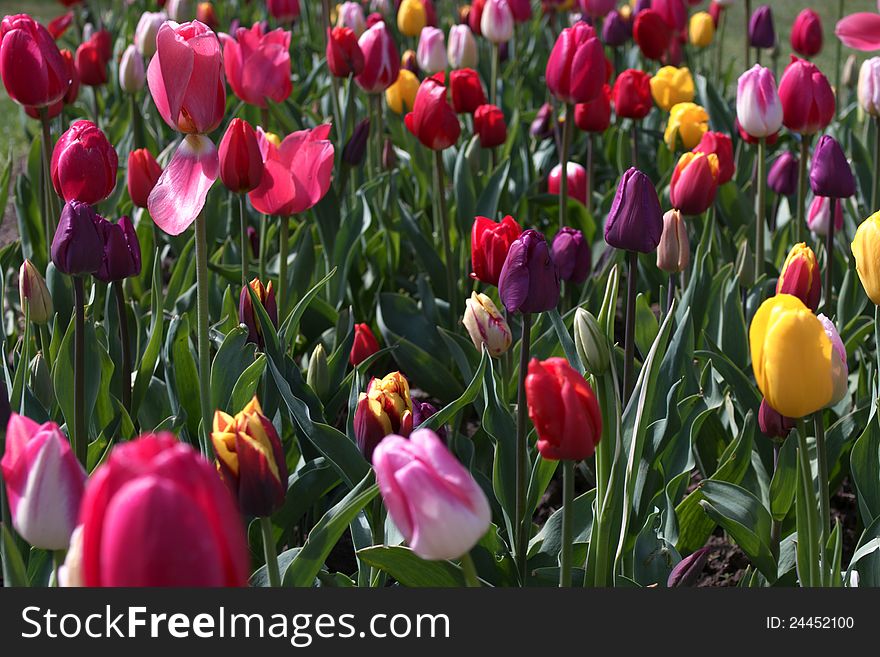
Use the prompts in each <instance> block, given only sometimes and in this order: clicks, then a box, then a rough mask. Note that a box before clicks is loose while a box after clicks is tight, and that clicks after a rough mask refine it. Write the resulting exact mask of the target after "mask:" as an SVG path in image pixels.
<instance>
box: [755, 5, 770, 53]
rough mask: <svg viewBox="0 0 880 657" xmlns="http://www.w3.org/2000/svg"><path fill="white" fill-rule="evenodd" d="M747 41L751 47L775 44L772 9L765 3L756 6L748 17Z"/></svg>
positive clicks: (764, 46) (766, 46)
mask: <svg viewBox="0 0 880 657" xmlns="http://www.w3.org/2000/svg"><path fill="white" fill-rule="evenodd" d="M749 43H750V44H751V45H752V48H772V47H773V46H775V45H776V30H775V29H774V27H773V11H772V10H771V9H770V7H768V6H767V5H763V6H762V7H758V8H757V9H756V10H755V12H754V13H753V14H752V17H751V19H749Z"/></svg>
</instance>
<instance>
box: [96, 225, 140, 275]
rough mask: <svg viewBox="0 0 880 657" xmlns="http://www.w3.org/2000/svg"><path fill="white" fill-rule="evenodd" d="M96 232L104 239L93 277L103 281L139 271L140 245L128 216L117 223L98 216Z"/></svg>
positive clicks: (138, 272) (136, 273)
mask: <svg viewBox="0 0 880 657" xmlns="http://www.w3.org/2000/svg"><path fill="white" fill-rule="evenodd" d="M99 219H100V221H99V222H98V232H99V233H100V234H101V237H102V238H103V240H104V249H103V253H104V256H103V260H102V262H101V266H100V268H99V269H98V271H97V273H96V274H95V278H97V279H98V280H99V281H104V282H105V283H110V282H111V281H121V280H122V279H123V278H129V277H130V276H137V275H138V274H140V273H141V245H140V242H139V241H138V236H137V233H136V232H135V229H134V224H133V223H131V219H129V218H128V217H122V219H120V220H119V221H118V222H117V223H115V224H114V223H112V222H110V221H105V220H104V219H101V218H100V217H99Z"/></svg>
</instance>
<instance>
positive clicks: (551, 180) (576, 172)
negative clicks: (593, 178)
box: [547, 162, 588, 279]
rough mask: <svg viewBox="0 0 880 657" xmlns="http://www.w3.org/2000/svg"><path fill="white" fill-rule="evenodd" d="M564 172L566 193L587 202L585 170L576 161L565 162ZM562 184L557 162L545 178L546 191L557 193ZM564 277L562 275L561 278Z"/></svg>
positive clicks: (582, 202) (584, 202) (560, 170)
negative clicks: (566, 186) (566, 179)
mask: <svg viewBox="0 0 880 657" xmlns="http://www.w3.org/2000/svg"><path fill="white" fill-rule="evenodd" d="M565 172H566V176H567V178H568V181H567V182H568V194H569V196H571V198H574V199H577V200H578V201H580V202H581V205H586V204H587V193H588V190H587V187H588V181H587V170H586V169H584V167H582V166H581V165H580V164H577V163H576V162H567V163H566V165H565ZM561 186H562V165H561V164H557V165H556V166H555V167H553V169H552V170H551V171H550V176H549V177H548V178H547V191H548V192H549V193H550V194H554V195H558V194H559V188H560V187H561ZM564 278H565V277H564V276H563V279H564Z"/></svg>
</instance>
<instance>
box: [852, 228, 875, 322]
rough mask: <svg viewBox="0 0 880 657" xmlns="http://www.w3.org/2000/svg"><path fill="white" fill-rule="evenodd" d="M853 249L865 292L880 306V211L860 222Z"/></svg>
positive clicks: (857, 270) (857, 271)
mask: <svg viewBox="0 0 880 657" xmlns="http://www.w3.org/2000/svg"><path fill="white" fill-rule="evenodd" d="M851 249H852V254H853V257H854V258H855V261H856V273H858V275H859V280H860V281H861V282H862V287H863V288H864V289H865V294H867V295H868V298H869V299H871V301H872V302H873V303H874V305H875V306H880V212H875V213H874V214H872V215H871V216H870V217H868V218H867V219H865V220H864V221H863V222H862V223H861V224H859V227H858V229H857V230H856V236H855V238H853V241H852V246H851Z"/></svg>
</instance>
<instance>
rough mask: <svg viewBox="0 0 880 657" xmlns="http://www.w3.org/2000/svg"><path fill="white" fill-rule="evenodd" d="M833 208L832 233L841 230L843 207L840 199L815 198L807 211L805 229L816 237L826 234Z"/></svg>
mask: <svg viewBox="0 0 880 657" xmlns="http://www.w3.org/2000/svg"><path fill="white" fill-rule="evenodd" d="M832 207H833V208H834V232H839V231H840V230H842V229H843V206H842V205H841V202H840V199H837V198H829V197H827V196H815V197H813V200H812V201H811V202H810V207H809V209H808V210H807V227H808V228H809V229H810V230H811V231H812V232H813V233H814V234H816V235H822V236H823V237H824V236H825V235H827V234H828V227H829V226H830V224H831V209H832Z"/></svg>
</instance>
